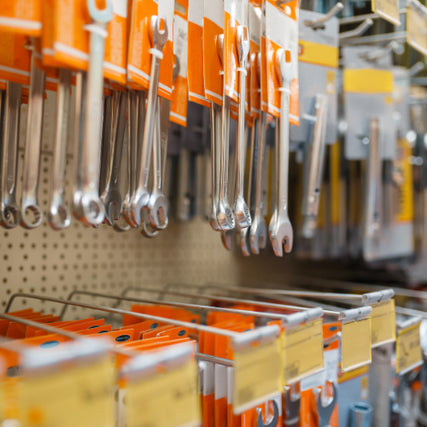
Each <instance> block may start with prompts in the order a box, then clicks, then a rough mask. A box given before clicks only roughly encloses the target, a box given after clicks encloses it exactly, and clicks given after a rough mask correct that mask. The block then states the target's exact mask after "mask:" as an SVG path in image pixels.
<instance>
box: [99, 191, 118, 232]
mask: <svg viewBox="0 0 427 427" xmlns="http://www.w3.org/2000/svg"><path fill="white" fill-rule="evenodd" d="M101 199H103V200H102V201H103V202H104V206H105V222H106V223H107V224H108V225H113V223H114V221H117V220H118V219H119V218H120V214H121V211H122V196H121V194H120V191H119V190H118V189H117V190H111V189H110V190H109V191H108V193H107V194H106V195H105V197H102V196H101Z"/></svg>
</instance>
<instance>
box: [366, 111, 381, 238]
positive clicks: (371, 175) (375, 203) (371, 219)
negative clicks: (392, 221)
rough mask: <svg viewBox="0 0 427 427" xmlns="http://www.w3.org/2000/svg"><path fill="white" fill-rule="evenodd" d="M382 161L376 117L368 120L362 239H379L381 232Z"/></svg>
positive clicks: (378, 125)
mask: <svg viewBox="0 0 427 427" xmlns="http://www.w3.org/2000/svg"><path fill="white" fill-rule="evenodd" d="M381 166H382V161H381V152H380V123H379V119H378V118H376V117H375V118H371V120H370V121H369V155H368V158H367V164H366V170H367V175H366V189H365V195H366V201H365V213H364V216H365V218H364V239H365V240H366V239H379V238H380V232H381V223H382V215H381V213H382V212H381V205H382V192H381V185H382V167H381Z"/></svg>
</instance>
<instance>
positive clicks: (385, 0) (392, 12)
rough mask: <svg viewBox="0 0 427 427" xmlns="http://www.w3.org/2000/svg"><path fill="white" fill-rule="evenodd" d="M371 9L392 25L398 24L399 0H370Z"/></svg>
mask: <svg viewBox="0 0 427 427" xmlns="http://www.w3.org/2000/svg"><path fill="white" fill-rule="evenodd" d="M372 11H373V12H375V13H377V14H378V15H380V16H381V18H383V19H385V20H386V21H388V22H391V23H392V24H393V25H400V18H399V0H372Z"/></svg>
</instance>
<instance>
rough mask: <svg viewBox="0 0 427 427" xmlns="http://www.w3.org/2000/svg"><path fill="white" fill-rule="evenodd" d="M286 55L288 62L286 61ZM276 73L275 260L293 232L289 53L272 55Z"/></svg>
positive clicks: (288, 245) (288, 248)
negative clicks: (277, 118) (289, 209)
mask: <svg viewBox="0 0 427 427" xmlns="http://www.w3.org/2000/svg"><path fill="white" fill-rule="evenodd" d="M287 54H288V55H289V58H288V59H289V61H287V58H286V56H287ZM276 73H277V74H278V77H279V81H280V88H279V90H280V92H281V95H280V124H279V141H278V144H277V145H276V147H277V150H276V159H277V167H278V168H277V170H276V194H277V196H276V208H275V213H274V214H273V216H272V219H271V221H270V224H269V234H270V240H271V244H272V247H273V251H274V253H275V255H276V256H283V245H284V246H285V252H287V253H289V252H290V251H291V250H292V244H293V230H292V225H291V222H290V220H289V215H288V179H289V176H288V171H289V101H290V84H291V82H292V79H293V78H294V76H293V62H292V58H291V52H290V51H287V52H286V51H285V50H284V49H279V50H278V51H277V52H276Z"/></svg>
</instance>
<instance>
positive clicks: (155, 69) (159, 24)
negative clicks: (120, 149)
mask: <svg viewBox="0 0 427 427" xmlns="http://www.w3.org/2000/svg"><path fill="white" fill-rule="evenodd" d="M149 34H150V38H151V43H152V46H153V48H152V49H150V53H151V54H152V55H153V58H152V60H151V73H150V86H149V89H148V100H147V111H146V117H145V123H144V136H143V141H142V149H141V157H140V159H139V160H140V162H139V164H138V170H137V187H136V190H135V192H134V194H133V196H132V200H131V205H132V206H131V214H132V220H133V222H135V223H136V224H137V225H140V224H141V222H142V221H143V215H142V213H143V212H142V211H143V210H146V209H147V206H148V203H149V198H150V193H149V191H148V175H149V169H150V157H151V154H152V150H151V149H152V143H153V141H152V140H153V130H154V126H155V115H156V103H157V89H158V86H159V71H160V61H161V58H162V50H163V47H164V45H165V44H166V42H167V40H168V28H167V25H166V21H165V20H164V18H161V17H159V16H152V17H151V21H150V27H149Z"/></svg>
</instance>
